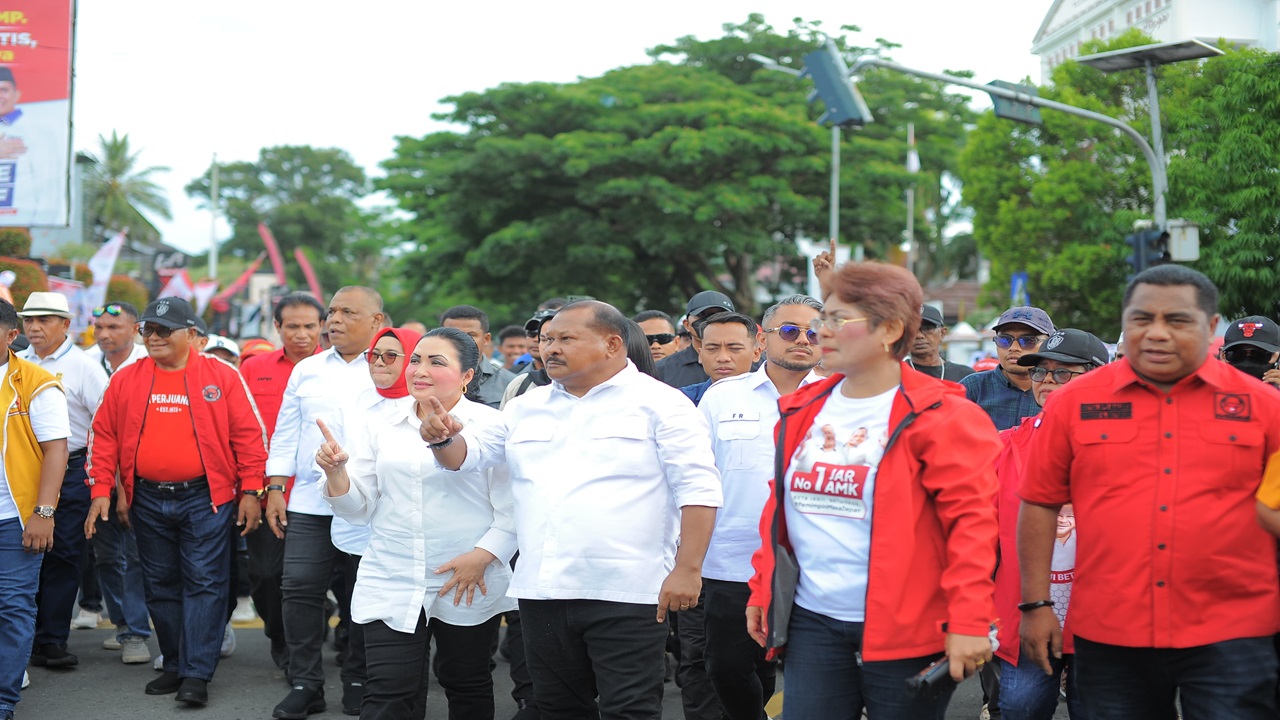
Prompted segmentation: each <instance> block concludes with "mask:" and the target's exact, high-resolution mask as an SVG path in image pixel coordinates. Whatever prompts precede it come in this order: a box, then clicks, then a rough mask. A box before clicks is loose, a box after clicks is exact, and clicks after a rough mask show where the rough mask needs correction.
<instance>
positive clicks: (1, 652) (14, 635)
mask: <svg viewBox="0 0 1280 720" xmlns="http://www.w3.org/2000/svg"><path fill="white" fill-rule="evenodd" d="M43 557H44V556H43V555H37V554H35V553H28V552H26V551H25V550H23V549H22V523H21V522H20V521H19V520H18V519H17V518H10V519H8V520H0V713H4V712H13V707H14V706H15V705H17V704H18V698H19V694H20V692H21V688H22V673H23V671H24V670H26V668H27V661H28V660H30V659H31V640H32V638H34V637H35V634H36V583H38V582H39V581H40V561H41V559H42V558H43Z"/></svg>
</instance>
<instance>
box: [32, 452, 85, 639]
mask: <svg viewBox="0 0 1280 720" xmlns="http://www.w3.org/2000/svg"><path fill="white" fill-rule="evenodd" d="M84 479H85V472H84V455H80V456H78V457H76V458H75V459H73V460H71V461H69V462H68V463H67V472H66V473H65V474H64V475H63V476H62V494H61V496H60V497H59V498H58V507H57V509H56V510H54V513H53V549H52V550H50V551H49V552H47V553H45V554H44V558H43V560H42V562H41V564H40V589H39V591H38V592H37V593H36V637H35V646H36V647H39V646H40V645H49V644H52V645H59V646H62V647H66V646H67V638H68V636H70V634H71V618H72V616H73V615H74V614H75V609H76V595H77V594H78V593H79V592H80V571H81V570H82V569H83V568H84V565H85V547H86V546H87V543H86V541H85V538H84V520H85V518H86V517H88V516H89V503H90V499H89V486H88V485H85V484H84Z"/></svg>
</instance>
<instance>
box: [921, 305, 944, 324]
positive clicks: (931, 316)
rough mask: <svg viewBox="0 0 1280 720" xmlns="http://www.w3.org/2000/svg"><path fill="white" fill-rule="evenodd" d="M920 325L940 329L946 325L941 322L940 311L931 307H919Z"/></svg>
mask: <svg viewBox="0 0 1280 720" xmlns="http://www.w3.org/2000/svg"><path fill="white" fill-rule="evenodd" d="M920 324H921V325H928V326H931V327H942V326H943V325H945V324H946V323H945V322H943V320H942V311H941V310H939V309H938V308H936V307H934V306H932V305H921V306H920Z"/></svg>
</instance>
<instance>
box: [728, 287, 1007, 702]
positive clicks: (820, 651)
mask: <svg viewBox="0 0 1280 720" xmlns="http://www.w3.org/2000/svg"><path fill="white" fill-rule="evenodd" d="M830 289H831V292H830V294H829V295H828V297H827V298H826V301H825V310H824V313H823V316H822V318H821V319H819V320H817V321H815V322H814V324H813V329H814V330H817V331H818V337H819V345H820V346H821V349H822V358H823V359H822V363H823V365H824V366H826V367H827V368H828V369H830V370H833V371H834V372H835V374H834V375H832V377H830V378H829V379H827V380H826V381H824V382H821V383H814V384H811V385H808V386H806V387H804V388H801V389H800V390H799V391H797V392H795V393H792V394H791V395H788V396H786V397H784V398H782V399H781V400H780V409H781V419H780V420H779V423H778V428H777V447H778V452H777V456H776V461H775V474H774V478H775V480H774V488H773V493H772V494H771V498H770V500H769V502H768V504H767V505H766V506H765V509H764V514H763V517H762V518H761V523H760V526H761V534H762V536H763V539H764V543H763V546H762V547H761V548H760V549H759V550H758V551H757V552H756V554H755V557H754V558H753V559H752V563H753V565H754V566H755V571H756V573H755V576H754V578H753V579H752V581H751V590H752V594H751V600H750V601H749V603H748V607H747V629H748V631H749V632H751V634H752V636H753V637H755V638H756V641H757V642H759V643H760V644H761V645H764V646H766V647H769V648H772V649H773V650H774V651H775V653H776V651H779V650H781V649H783V648H784V647H785V649H786V657H787V672H786V675H785V680H784V682H785V694H786V715H787V720H845V719H847V720H856V719H857V718H860V717H861V713H862V710H863V708H866V710H867V711H868V714H869V715H870V716H871V717H872V718H876V720H881V719H882V718H931V719H932V718H938V719H940V718H943V717H944V715H945V713H946V706H947V703H948V702H949V700H950V697H951V689H950V688H943V689H942V690H941V691H940V692H937V693H913V692H909V691H908V688H907V686H906V684H905V683H906V681H907V680H908V679H910V678H911V677H912V676H914V675H916V674H917V673H919V672H920V671H921V670H922V669H924V668H925V667H926V666H928V665H929V664H930V663H931V662H932V661H934V660H937V659H939V658H941V657H943V656H944V655H945V656H947V657H949V658H950V662H949V668H948V669H949V670H950V674H951V676H952V677H953V678H954V679H956V680H963V679H964V678H966V677H968V676H970V675H972V674H973V673H974V672H975V671H976V670H977V668H978V667H979V666H981V665H982V664H984V663H986V662H989V661H990V660H991V650H992V646H991V640H990V633H991V632H992V628H993V625H994V623H995V621H996V616H995V609H994V606H993V603H992V599H991V598H992V581H991V574H992V571H993V570H994V569H995V564H996V550H995V547H996V533H997V525H996V506H995V501H996V479H995V473H994V470H993V465H994V462H995V459H996V455H997V454H998V453H999V451H1000V441H999V439H998V437H997V435H996V431H995V426H993V425H992V424H991V420H990V419H989V418H988V417H987V415H986V413H984V412H983V411H982V410H981V409H980V408H978V406H976V405H974V404H973V403H970V402H968V401H967V400H965V398H964V392H963V391H962V390H961V389H960V388H959V386H958V385H956V384H954V383H949V382H944V381H941V380H936V379H934V378H932V377H929V376H927V375H924V374H923V373H919V372H916V371H915V370H913V369H911V368H910V367H909V366H907V365H905V364H903V362H902V360H901V359H902V358H903V357H905V356H906V355H907V350H908V347H909V345H910V342H911V340H912V338H914V337H915V335H916V331H917V330H918V328H919V326H920V305H921V300H922V296H923V293H922V292H921V290H920V285H919V283H918V282H916V279H915V278H914V277H913V276H912V275H911V274H910V273H908V272H907V271H906V270H904V269H902V268H899V267H896V266H892V265H885V264H881V263H850V264H847V265H844V266H843V267H841V268H840V269H839V270H837V271H836V272H835V273H834V274H833V276H832V277H831V278H830Z"/></svg>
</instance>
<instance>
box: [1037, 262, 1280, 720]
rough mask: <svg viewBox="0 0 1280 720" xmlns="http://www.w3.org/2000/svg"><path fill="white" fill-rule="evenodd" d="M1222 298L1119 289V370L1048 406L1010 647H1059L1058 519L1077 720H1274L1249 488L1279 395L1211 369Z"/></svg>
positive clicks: (1276, 624)
mask: <svg viewBox="0 0 1280 720" xmlns="http://www.w3.org/2000/svg"><path fill="white" fill-rule="evenodd" d="M1217 306H1218V291H1217V288H1215V287H1214V286H1213V283H1211V282H1210V281H1209V279H1208V278H1206V277H1205V276H1204V275H1201V274H1200V273H1198V272H1195V271H1194V270H1190V269H1188V268H1185V267H1182V266H1180V265H1160V266H1157V267H1154V268H1151V269H1150V270H1146V271H1144V272H1142V273H1139V274H1138V275H1137V276H1136V277H1134V278H1133V280H1132V281H1130V283H1129V286H1128V287H1127V288H1126V289H1125V295H1124V314H1123V319H1122V323H1123V326H1124V349H1125V358H1124V359H1123V360H1120V361H1117V362H1115V363H1113V364H1111V365H1108V366H1106V367H1104V368H1100V369H1098V370H1094V371H1093V372H1091V373H1089V374H1088V375H1085V376H1083V377H1079V378H1076V379H1075V380H1074V381H1072V382H1071V384H1070V385H1068V386H1066V387H1064V388H1062V389H1061V390H1059V391H1057V392H1056V393H1054V394H1053V396H1052V397H1051V398H1050V401H1049V403H1048V404H1047V406H1046V407H1045V411H1044V417H1043V419H1042V422H1041V425H1040V428H1039V430H1038V431H1037V433H1036V436H1035V439H1034V441H1033V442H1032V445H1031V449H1030V453H1029V458H1028V462H1027V472H1026V474H1025V476H1024V480H1023V482H1022V485H1021V487H1020V489H1019V495H1020V496H1021V498H1022V500H1023V503H1022V509H1021V516H1020V519H1019V524H1018V558H1019V561H1020V562H1021V565H1022V598H1021V599H1022V604H1021V605H1019V610H1020V611H1021V613H1022V633H1021V634H1022V642H1023V652H1025V653H1027V654H1028V655H1029V656H1030V657H1031V658H1032V659H1034V660H1035V662H1036V663H1037V664H1039V665H1040V666H1041V667H1042V668H1043V669H1044V670H1045V672H1050V670H1051V667H1050V661H1049V659H1050V655H1053V656H1055V657H1059V656H1060V655H1061V651H1062V629H1061V627H1060V626H1059V624H1058V618H1057V615H1055V614H1054V611H1053V603H1052V601H1051V600H1050V595H1049V578H1050V561H1051V558H1052V554H1053V542H1054V537H1055V535H1056V532H1057V518H1058V509H1059V507H1060V506H1062V505H1063V504H1065V503H1072V504H1073V505H1074V507H1075V513H1076V515H1075V516H1076V522H1077V529H1078V531H1079V535H1078V536H1077V537H1078V539H1077V546H1076V576H1075V584H1074V586H1073V588H1072V594H1071V604H1070V609H1069V611H1068V617H1070V618H1071V625H1072V631H1073V633H1074V635H1075V657H1076V666H1077V668H1078V676H1077V686H1078V688H1079V692H1080V698H1081V699H1082V700H1083V702H1084V706H1085V711H1086V712H1087V713H1088V715H1089V716H1090V717H1101V718H1108V720H1126V719H1129V718H1133V719H1134V720H1138V719H1140V718H1141V719H1146V718H1172V717H1174V716H1175V714H1174V700H1175V697H1176V696H1179V695H1180V698H1181V707H1182V717H1183V718H1184V719H1185V720H1209V719H1211V718H1212V719H1215V720H1216V719H1219V718H1233V719H1235V720H1249V719H1252V718H1257V719H1258V720H1262V719H1263V718H1267V719H1269V720H1274V718H1276V717H1277V710H1276V696H1275V692H1276V678H1277V676H1276V671H1277V659H1276V649H1275V646H1274V644H1273V642H1272V637H1273V636H1274V635H1275V634H1276V632H1277V631H1278V630H1280V579H1278V578H1277V574H1276V544H1275V542H1273V541H1272V539H1271V538H1270V537H1269V536H1268V535H1267V534H1266V532H1264V531H1263V530H1262V528H1260V527H1259V525H1258V522H1257V519H1256V517H1255V501H1254V493H1255V491H1257V489H1258V486H1259V483H1260V481H1261V479H1262V477H1263V470H1264V467H1265V464H1266V461H1267V458H1268V457H1270V456H1271V455H1272V454H1273V453H1275V452H1276V451H1277V450H1280V397H1277V393H1276V392H1275V391H1274V390H1273V389H1272V388H1270V387H1269V386H1267V385H1264V384H1262V383H1261V382H1259V381H1258V380H1256V379H1254V378H1252V377H1249V376H1247V375H1245V374H1243V373H1240V372H1238V371H1236V370H1234V369H1232V368H1230V367H1228V366H1227V365H1225V364H1224V363H1222V362H1220V361H1218V360H1213V359H1209V358H1208V350H1209V341H1210V339H1211V338H1212V337H1213V334H1214V329H1215V328H1216V326H1217V323H1218V320H1219V317H1218V314H1217Z"/></svg>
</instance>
